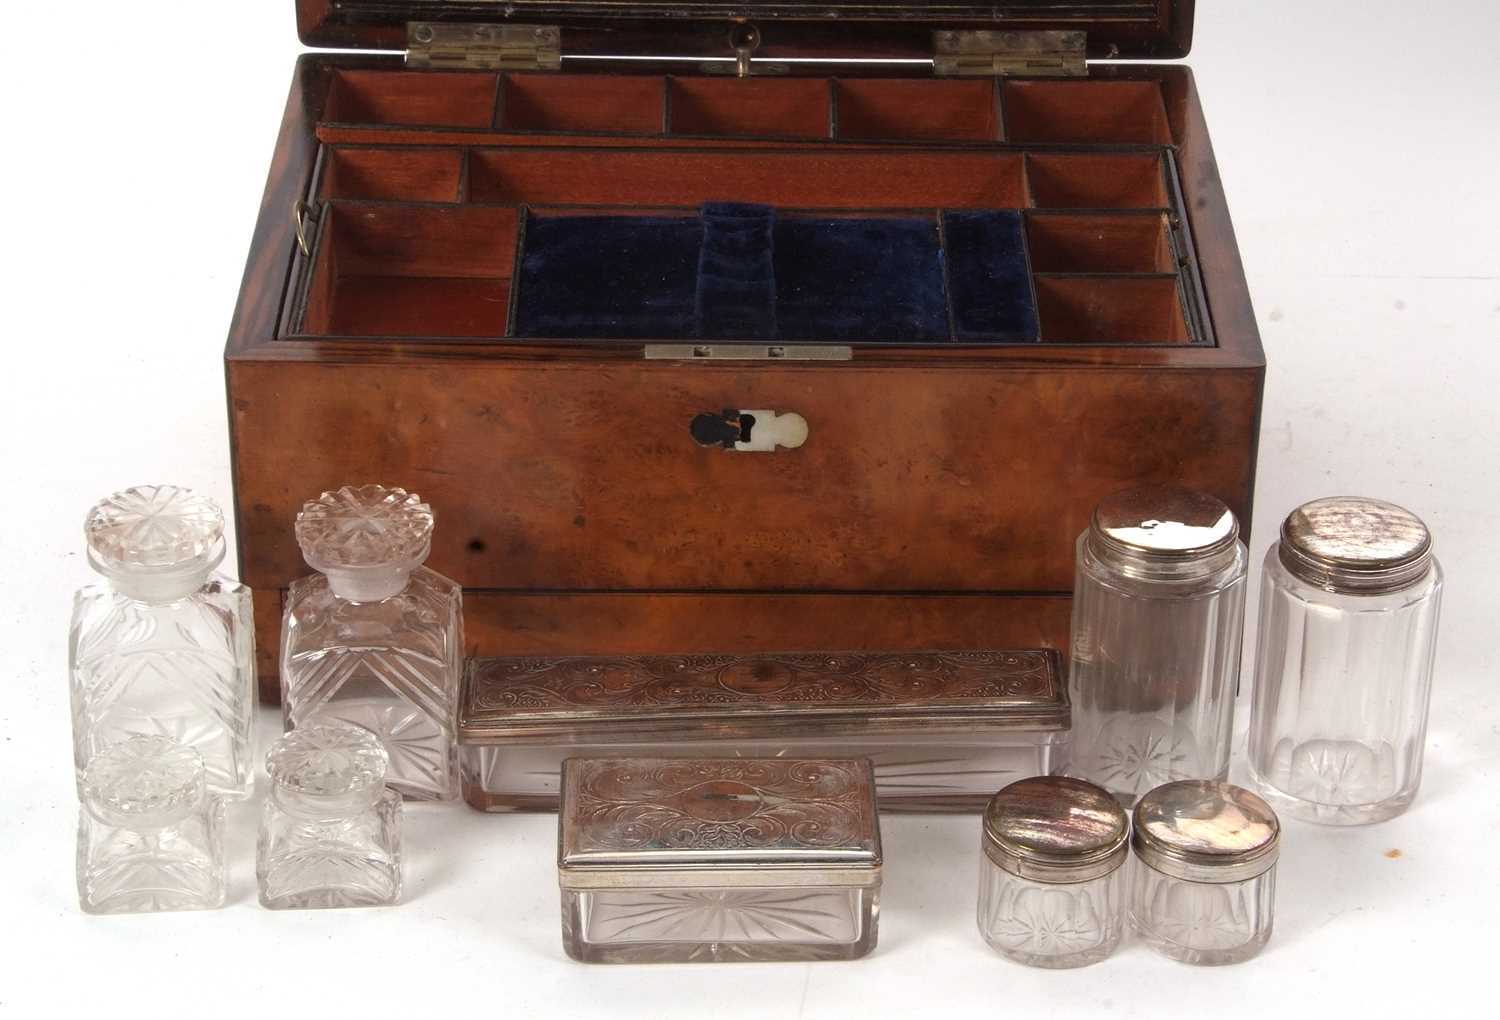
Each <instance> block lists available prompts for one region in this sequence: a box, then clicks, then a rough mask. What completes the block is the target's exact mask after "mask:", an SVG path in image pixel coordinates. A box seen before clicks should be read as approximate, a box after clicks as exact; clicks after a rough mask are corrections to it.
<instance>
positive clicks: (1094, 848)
mask: <svg viewBox="0 0 1500 1020" xmlns="http://www.w3.org/2000/svg"><path fill="white" fill-rule="evenodd" d="M983 847H984V859H983V861H982V862H981V864H980V882H979V913H978V920H979V931H980V934H981V935H983V936H984V939H985V941H986V942H988V943H989V944H990V945H991V946H992V947H993V948H994V949H995V950H996V951H998V952H999V953H1001V954H1002V955H1004V956H1006V957H1009V958H1010V959H1013V960H1015V961H1017V962H1019V963H1024V964H1028V965H1030V966H1034V967H1050V968H1063V967H1082V966H1086V965H1088V964H1091V963H1097V962H1099V961H1100V960H1103V959H1104V958H1105V957H1107V956H1109V955H1110V954H1111V953H1112V952H1114V950H1115V948H1116V947H1117V946H1119V944H1120V942H1121V940H1122V939H1123V937H1124V934H1125V922H1126V917H1127V915H1128V916H1129V918H1130V920H1131V922H1132V924H1133V926H1134V928H1135V929H1136V930H1137V931H1138V932H1139V933H1140V934H1141V936H1142V938H1143V939H1145V941H1146V943H1147V944H1148V945H1150V946H1151V947H1152V948H1153V949H1155V950H1157V951H1158V952H1160V953H1162V954H1163V955H1165V956H1168V957H1171V958H1172V959H1175V960H1180V961H1182V962H1184V963H1195V964H1224V963H1237V962H1239V961H1241V960H1246V959H1249V958H1250V957H1251V956H1254V955H1255V954H1256V953H1258V952H1259V951H1260V949H1261V947H1262V946H1264V945H1265V943H1266V941H1267V939H1269V938H1270V936H1271V926H1272V921H1273V907H1274V896H1275V865H1276V859H1277V856H1278V855H1279V852H1280V825H1279V823H1278V822H1277V819H1276V815H1275V813H1274V812H1273V811H1272V810H1271V808H1270V807H1269V805H1267V804H1266V803H1265V801H1263V800H1261V799H1260V798H1259V797H1257V796H1256V795H1255V794H1253V793H1251V792H1249V791H1248V790H1242V789H1240V788H1239V787H1237V786H1231V785H1230V784H1228V783H1221V782H1216V781H1212V780H1187V781H1181V782H1175V783H1168V784H1166V785H1164V786H1161V787H1158V788H1156V789H1154V790H1151V791H1149V792H1147V793H1146V794H1145V795H1144V796H1143V797H1141V798H1140V799H1139V800H1138V801H1137V803H1136V806H1135V812H1134V825H1133V826H1132V825H1131V824H1129V823H1128V822H1127V820H1126V816H1125V812H1124V810H1123V809H1122V808H1121V807H1120V805H1119V802H1118V801H1117V800H1116V799H1115V798H1114V797H1113V796H1111V795H1110V794H1109V793H1108V792H1107V791H1105V790H1103V789H1101V788H1100V787H1098V786H1095V785H1094V784H1092V783H1086V782H1083V781H1080V780H1077V779H1069V778H1066V777H1061V776H1039V777H1036V778H1033V779H1023V780H1021V781H1020V782H1017V783H1012V784H1011V785H1010V786H1008V787H1006V788H1005V789H1003V790H1001V791H1000V792H999V793H998V794H996V795H995V797H994V799H993V800H991V801H990V804H989V807H988V808H987V809H986V810H985V814H984V838H983ZM1131 850H1133V851H1134V855H1135V858H1136V860H1135V863H1134V864H1133V866H1131V867H1130V868H1126V866H1125V865H1126V857H1127V856H1128V854H1129V853H1130V851H1131Z"/></svg>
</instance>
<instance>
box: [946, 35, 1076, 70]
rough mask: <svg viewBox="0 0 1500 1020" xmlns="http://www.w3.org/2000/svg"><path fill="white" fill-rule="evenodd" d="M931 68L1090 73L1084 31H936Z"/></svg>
mask: <svg viewBox="0 0 1500 1020" xmlns="http://www.w3.org/2000/svg"><path fill="white" fill-rule="evenodd" d="M934 36H935V38H934V40H933V58H932V70H933V73H934V74H937V75H942V76H945V77H948V76H953V77H993V76H996V75H1015V76H1018V77H1027V76H1029V77H1038V78H1053V77H1057V78H1071V77H1078V76H1081V75H1085V74H1088V58H1087V52H1086V44H1087V39H1086V36H1085V33H1083V32H1003V31H992V30H990V29H983V30H979V31H973V32H952V31H945V32H937V33H934Z"/></svg>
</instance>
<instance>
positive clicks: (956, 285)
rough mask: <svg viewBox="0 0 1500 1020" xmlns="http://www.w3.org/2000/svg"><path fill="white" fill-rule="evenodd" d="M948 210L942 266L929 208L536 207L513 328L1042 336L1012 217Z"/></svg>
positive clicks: (731, 334)
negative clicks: (834, 212) (553, 210)
mask: <svg viewBox="0 0 1500 1020" xmlns="http://www.w3.org/2000/svg"><path fill="white" fill-rule="evenodd" d="M943 215H944V221H943V235H946V237H947V245H948V251H947V253H946V258H947V262H948V266H947V269H946V272H945V267H944V261H945V252H944V250H943V240H942V235H940V232H939V230H938V224H937V221H936V220H934V219H924V218H916V217H883V216H872V215H862V216H851V217H826V218H824V217H808V216H780V215H778V214H777V213H776V211H775V210H773V209H771V208H769V207H766V206H756V205H747V204H740V203H709V204H707V205H705V206H704V207H703V209H702V210H701V212H700V215H698V216H696V217H693V216H657V215H652V216H631V215H584V216H569V215H548V214H545V213H543V214H537V213H529V214H528V215H527V218H526V228H525V230H526V232H525V238H524V241H523V244H522V254H521V261H520V267H519V269H518V272H517V274H516V284H517V297H516V323H515V335H516V336H518V337H551V338H559V339H567V338H576V339H584V340H590V339H597V340H607V339H622V340H645V339H656V340H697V339H713V340H732V339H740V340H762V341H764V340H787V341H795V340H841V341H867V342H880V341H884V342H888V343H903V342H904V343H933V342H946V341H948V340H950V339H955V338H956V339H960V340H963V341H967V342H976V341H983V340H1000V341H1008V342H1014V341H1016V340H1035V339H1036V310H1035V307H1034V305H1033V303H1032V300H1031V288H1030V279H1029V275H1028V273H1027V269H1026V256H1025V246H1024V242H1023V240H1022V234H1021V220H1020V215H1019V213H1016V212H1014V211H1010V210H996V211H980V212H963V213H945V214H943ZM950 301H951V302H953V303H954V308H953V311H952V313H951V321H952V323H953V324H954V327H956V330H955V329H954V328H950V312H949V304H950ZM960 306H962V307H960Z"/></svg>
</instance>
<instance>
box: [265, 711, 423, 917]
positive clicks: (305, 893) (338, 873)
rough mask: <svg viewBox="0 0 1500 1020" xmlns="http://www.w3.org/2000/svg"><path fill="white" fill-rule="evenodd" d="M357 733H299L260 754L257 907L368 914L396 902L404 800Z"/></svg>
mask: <svg viewBox="0 0 1500 1020" xmlns="http://www.w3.org/2000/svg"><path fill="white" fill-rule="evenodd" d="M389 763H390V759H389V757H388V756H387V754H386V751H385V748H384V747H383V746H382V745H381V743H380V740H379V738H377V737H376V736H375V735H374V734H373V733H371V732H369V731H368V730H363V729H360V728H359V727H357V726H346V725H319V724H312V725H308V726H302V727H299V728H297V729H295V730H293V731H292V732H291V733H288V734H287V735H286V736H284V737H282V738H281V739H280V740H278V741H277V742H276V743H275V744H274V745H273V746H272V748H271V750H270V751H269V752H268V753H267V754H266V772H267V773H268V774H269V775H270V777H271V795H270V797H269V798H268V799H267V800H266V803H265V807H264V808H263V809H262V811H261V822H260V839H259V841H258V843H257V845H256V852H255V876H256V880H257V882H258V885H259V887H260V902H261V905H262V906H266V907H270V908H271V909H273V910H281V909H288V908H294V909H295V908H310V907H375V906H383V905H386V904H391V903H395V902H397V901H398V900H400V898H401V795H400V794H398V793H396V791H394V790H391V789H387V788H386V785H385V780H386V770H387V768H388V766H389Z"/></svg>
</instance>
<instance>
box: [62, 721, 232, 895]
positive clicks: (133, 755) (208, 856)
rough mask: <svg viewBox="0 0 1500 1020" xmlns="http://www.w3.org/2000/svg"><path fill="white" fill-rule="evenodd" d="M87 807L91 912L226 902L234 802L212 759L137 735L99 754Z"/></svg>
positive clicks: (84, 840)
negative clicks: (227, 831) (209, 764)
mask: <svg viewBox="0 0 1500 1020" xmlns="http://www.w3.org/2000/svg"><path fill="white" fill-rule="evenodd" d="M80 793H81V797H82V807H81V810H80V811H79V812H78V902H79V905H80V906H81V907H82V908H83V909H84V910H85V911H87V912H88V913H90V914H130V913H139V912H143V911H156V910H208V909H212V908H214V907H222V906H223V905H224V896H225V890H226V888H227V882H226V880H225V877H226V875H225V856H224V802H223V800H221V799H220V798H218V797H216V796H214V795H212V794H210V793H209V792H208V774H207V769H206V768H205V766H204V764H203V755H202V754H200V753H199V752H198V751H197V750H196V749H194V748H192V747H188V746H186V745H184V744H179V743H177V742H176V741H174V740H172V739H170V738H168V737H161V736H155V737H153V736H144V735H137V736H133V737H128V738H126V739H125V740H123V741H121V742H119V743H116V744H112V745H110V746H109V747H107V748H105V749H104V750H103V751H100V752H99V753H98V754H96V755H94V757H93V758H91V759H89V763H88V765H87V766H86V767H85V768H84V771H83V779H82V783H81V787H80Z"/></svg>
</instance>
